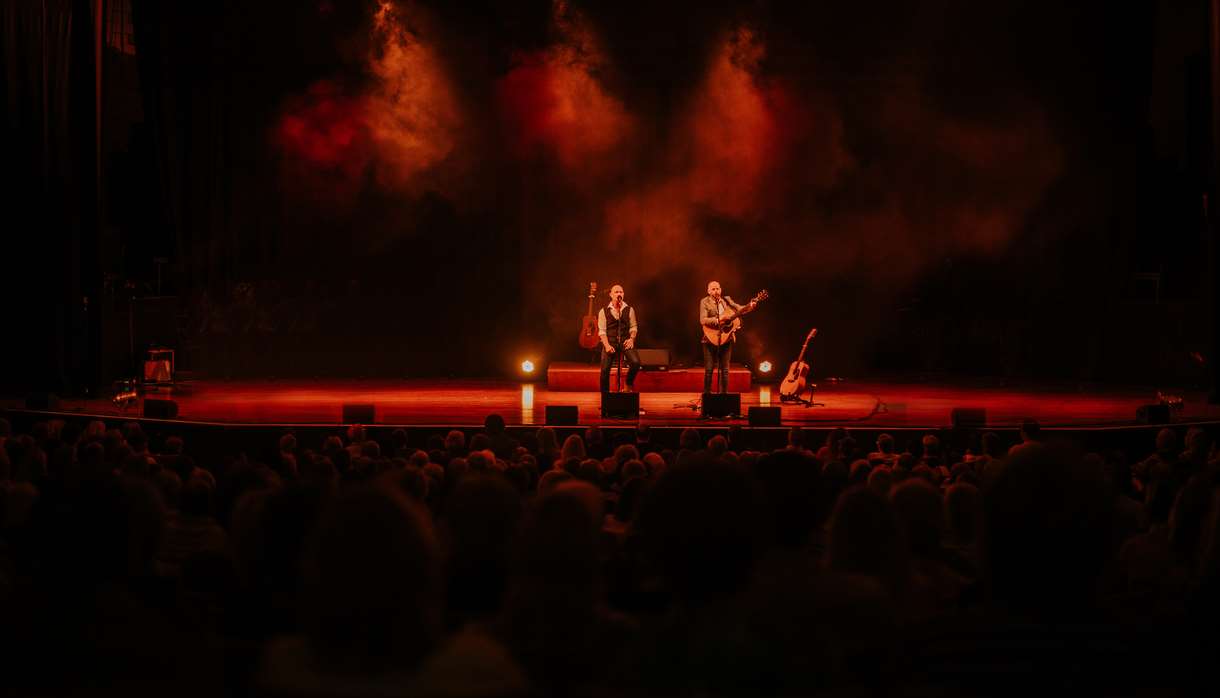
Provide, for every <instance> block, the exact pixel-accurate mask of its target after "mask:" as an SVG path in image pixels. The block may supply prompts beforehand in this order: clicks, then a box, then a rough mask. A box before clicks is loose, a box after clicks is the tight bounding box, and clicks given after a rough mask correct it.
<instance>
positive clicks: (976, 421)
mask: <svg viewBox="0 0 1220 698" xmlns="http://www.w3.org/2000/svg"><path fill="white" fill-rule="evenodd" d="M949 417H950V419H951V420H952V421H953V428H954V429H982V428H983V427H985V426H987V410H986V408H983V407H954V408H953V411H952V412H950V413H949Z"/></svg>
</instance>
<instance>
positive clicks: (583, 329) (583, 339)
mask: <svg viewBox="0 0 1220 698" xmlns="http://www.w3.org/2000/svg"><path fill="white" fill-rule="evenodd" d="M596 295H597V283H591V284H589V309H588V310H587V311H585V316H584V317H582V318H581V319H580V336H579V337H578V338H577V341H578V342H580V348H581V349H596V348H597V347H598V345H600V344H601V340H600V339H598V338H597V316H596V315H594V314H593V297H594V296H596Z"/></svg>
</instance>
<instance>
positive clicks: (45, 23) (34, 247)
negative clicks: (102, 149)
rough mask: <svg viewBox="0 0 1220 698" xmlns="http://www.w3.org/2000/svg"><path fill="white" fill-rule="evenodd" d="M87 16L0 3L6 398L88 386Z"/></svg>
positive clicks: (42, 2) (80, 1)
mask: <svg viewBox="0 0 1220 698" xmlns="http://www.w3.org/2000/svg"><path fill="white" fill-rule="evenodd" d="M93 29H94V19H93V13H92V11H91V3H90V2H88V0H11V1H10V2H5V3H0V47H2V48H0V51H2V54H0V56H2V60H3V67H2V68H0V81H3V84H2V86H0V92H2V94H3V95H4V96H3V99H4V100H5V117H4V135H3V140H2V141H0V142H2V143H3V157H0V163H2V164H0V171H3V173H4V175H5V181H6V182H7V183H8V186H7V193H8V196H9V198H8V201H7V202H6V204H5V206H4V210H5V216H4V218H5V223H4V228H5V229H6V230H7V234H6V235H5V239H4V245H5V248H6V249H5V254H4V255H3V259H4V265H3V269H4V271H3V273H0V278H2V279H3V280H2V281H0V283H2V284H3V299H4V304H5V307H4V312H3V320H0V321H2V322H3V323H4V325H5V330H4V331H3V333H0V336H3V337H4V339H3V340H0V341H3V343H4V344H5V345H6V346H5V347H4V349H5V354H6V355H7V356H8V357H10V358H9V359H7V360H6V362H5V363H4V364H3V368H2V369H0V376H2V378H3V384H4V386H5V388H6V389H7V390H11V391H27V390H36V389H38V390H46V389H51V390H54V391H58V392H61V393H67V394H75V393H83V392H85V391H86V390H87V389H89V388H90V387H92V386H93V384H94V383H95V382H96V372H97V371H96V369H97V356H96V354H97V352H96V344H97V342H96V337H97V332H96V329H97V320H96V315H97V313H96V312H91V308H90V302H92V303H93V305H94V306H95V307H96V299H97V295H98V291H99V288H100V269H99V267H98V264H97V263H96V260H97V239H98V238H97V210H98V209H97V181H96V180H97V178H96V163H97V159H96V138H95V135H94V134H95V124H96V121H95V113H96V112H95V108H94V107H95V102H94V97H95V95H96V91H95V74H94V65H95V61H94V60H93V50H94V43H93Z"/></svg>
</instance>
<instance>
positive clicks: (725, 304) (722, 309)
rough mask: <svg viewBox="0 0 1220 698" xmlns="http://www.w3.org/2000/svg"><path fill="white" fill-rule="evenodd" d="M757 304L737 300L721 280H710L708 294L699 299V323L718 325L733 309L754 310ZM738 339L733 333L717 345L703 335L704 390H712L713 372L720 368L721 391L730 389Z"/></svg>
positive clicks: (710, 325)
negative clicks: (730, 295) (728, 294)
mask: <svg viewBox="0 0 1220 698" xmlns="http://www.w3.org/2000/svg"><path fill="white" fill-rule="evenodd" d="M755 305H757V303H755V302H754V301H750V305H749V306H744V305H742V304H740V303H737V302H735V301H734V300H733V299H732V298H729V297H728V296H726V295H724V294H723V292H722V291H721V289H720V282H719V281H710V282H708V284H707V296H705V297H704V298H703V300H701V301H699V324H700V325H703V326H704V327H717V326H719V325H720V320H721V318H723V317H724V316H725V315H726V314H730V313H731V312H732V311H738V312H740V311H742V310H745V309H746V308H747V307H749V308H750V309H751V310H752V309H753V308H754V306H755ZM736 341H737V336H736V335H733V338H732V339H731V340H729V341H727V342H725V343H724V344H721V345H720V346H716V345H714V344H712V343H711V342H709V341H707V336H706V335H705V336H704V337H703V342H702V343H703V392H705V393H710V392H712V373H713V372H714V371H716V370H717V369H719V370H720V392H722V393H727V392H728V391H729V359H731V358H732V356H733V342H736Z"/></svg>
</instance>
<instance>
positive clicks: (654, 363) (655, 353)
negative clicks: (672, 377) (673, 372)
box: [636, 349, 669, 371]
mask: <svg viewBox="0 0 1220 698" xmlns="http://www.w3.org/2000/svg"><path fill="white" fill-rule="evenodd" d="M636 351H637V353H638V354H639V355H640V368H643V369H645V370H648V371H668V370H669V350H668V349H637V350H636Z"/></svg>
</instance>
